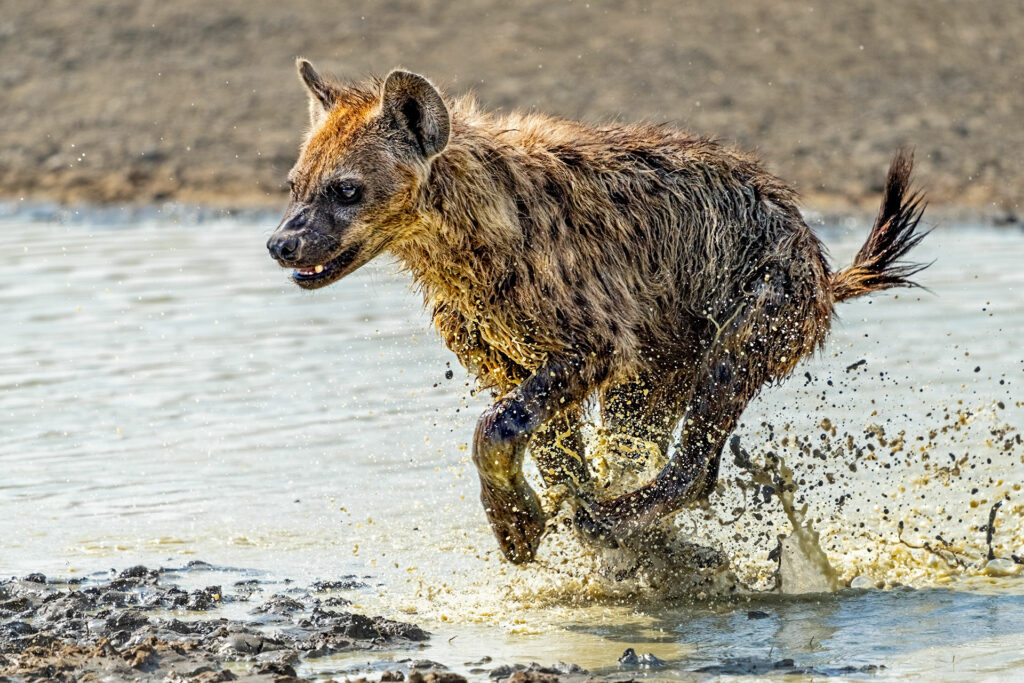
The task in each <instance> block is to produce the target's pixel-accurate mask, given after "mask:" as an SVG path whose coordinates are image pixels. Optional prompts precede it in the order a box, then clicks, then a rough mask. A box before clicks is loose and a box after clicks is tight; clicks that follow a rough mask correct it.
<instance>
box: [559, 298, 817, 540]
mask: <svg viewBox="0 0 1024 683" xmlns="http://www.w3.org/2000/svg"><path fill="white" fill-rule="evenodd" d="M784 282H785V278H773V279H771V280H762V281H760V282H757V283H755V284H754V285H753V292H752V293H750V294H747V295H745V296H744V297H743V298H742V299H741V300H740V301H739V302H738V304H737V305H735V306H734V307H733V308H732V309H731V310H726V311H725V314H724V315H723V316H722V317H723V318H724V319H725V320H726V322H724V323H721V324H719V326H718V327H716V328H715V330H714V331H713V332H714V336H713V338H712V340H711V342H710V343H709V344H708V346H707V349H706V351H705V352H704V355H703V358H702V359H701V361H700V363H699V365H698V370H697V373H696V375H695V377H694V382H693V387H692V389H691V392H690V396H689V398H688V400H687V403H686V414H685V417H684V423H683V432H682V436H681V438H680V441H679V442H678V443H677V444H676V447H675V452H674V454H673V456H672V459H671V460H670V461H669V463H668V465H666V466H665V468H664V469H663V470H662V471H661V472H660V473H659V474H658V475H657V476H656V477H655V478H654V480H652V481H651V482H649V483H648V484H646V485H644V486H642V487H640V488H639V489H637V490H635V491H633V492H632V493H628V494H626V495H623V496H619V497H617V498H613V499H611V500H607V501H603V502H599V503H595V504H593V505H590V506H589V507H581V508H580V509H579V510H578V511H577V515H576V522H577V524H578V525H579V526H580V528H581V529H582V530H583V531H584V532H586V533H587V534H588V535H590V536H592V537H594V538H596V539H603V540H607V541H612V542H614V541H615V540H616V539H621V538H624V537H625V536H628V535H629V534H630V533H632V532H633V531H636V530H639V529H642V528H644V527H646V526H648V525H649V524H651V523H653V522H655V521H657V520H658V519H660V518H661V517H664V516H665V515H668V514H670V513H673V512H676V511H678V510H679V509H680V508H682V507H683V506H684V505H686V504H687V503H690V502H693V501H695V500H698V499H700V498H701V497H707V496H708V495H710V493H711V492H712V491H713V490H714V487H715V483H716V481H717V478H718V465H719V460H720V457H721V452H722V448H723V446H724V445H725V441H726V439H727V438H728V436H729V434H730V433H732V431H733V430H734V429H735V428H736V425H737V424H738V422H739V418H740V416H741V415H742V413H743V411H744V409H745V408H746V407H747V404H748V403H749V402H750V400H751V399H752V398H753V397H754V396H755V395H756V394H757V392H758V391H759V390H760V388H761V386H762V385H764V383H765V382H767V381H768V380H770V379H773V378H776V377H781V376H784V375H785V374H787V373H788V372H789V370H790V369H791V368H792V366H793V364H794V363H795V361H796V359H797V357H799V356H800V355H803V353H805V352H806V349H805V346H806V343H805V338H804V337H802V336H801V334H802V329H801V328H802V323H803V322H804V321H805V319H806V316H805V315H803V314H804V313H805V311H802V310H801V309H800V307H798V306H792V305H787V302H791V301H792V298H791V297H790V296H788V292H787V291H786V288H785V287H784V284H783V283H784Z"/></svg>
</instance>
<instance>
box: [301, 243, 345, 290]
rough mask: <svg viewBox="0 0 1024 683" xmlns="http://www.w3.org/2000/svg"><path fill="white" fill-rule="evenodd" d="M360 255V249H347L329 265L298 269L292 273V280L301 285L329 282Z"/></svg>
mask: <svg viewBox="0 0 1024 683" xmlns="http://www.w3.org/2000/svg"><path fill="white" fill-rule="evenodd" d="M358 253H359V249H358V247H352V248H351V249H346V250H345V251H343V252H341V253H340V254H338V255H337V256H335V257H334V258H332V259H331V260H330V261H328V262H327V263H322V264H319V265H316V266H312V267H310V268H296V269H295V270H294V271H292V279H294V280H295V282H297V283H300V284H306V283H309V284H312V283H314V282H319V281H321V280H327V279H329V278H331V277H333V276H335V275H339V274H341V271H343V270H344V269H345V267H346V266H348V265H349V264H350V263H352V261H353V260H355V257H356V254H358Z"/></svg>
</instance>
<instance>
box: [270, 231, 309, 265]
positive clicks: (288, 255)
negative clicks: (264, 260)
mask: <svg viewBox="0 0 1024 683" xmlns="http://www.w3.org/2000/svg"><path fill="white" fill-rule="evenodd" d="M301 247H302V243H301V242H300V241H299V238H298V236H296V235H279V234H276V233H275V234H274V235H273V236H271V238H270V239H269V240H267V249H268V250H269V251H270V255H271V256H273V257H274V260H275V261H277V262H278V263H281V264H285V263H295V262H296V261H298V260H299V258H300V256H301V252H300V248H301Z"/></svg>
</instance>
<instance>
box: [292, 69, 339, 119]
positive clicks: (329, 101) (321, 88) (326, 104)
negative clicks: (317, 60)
mask: <svg viewBox="0 0 1024 683" xmlns="http://www.w3.org/2000/svg"><path fill="white" fill-rule="evenodd" d="M295 66H297V67H298V68H299V78H301V79H302V82H303V83H305V84H306V88H307V89H308V90H309V118H310V121H311V122H312V124H313V125H314V126H316V125H319V124H320V123H321V122H323V120H324V119H325V118H327V114H328V112H330V111H331V109H332V108H333V107H334V103H335V102H337V101H338V94H339V91H338V87H337V86H336V85H334V84H333V83H331V82H330V81H326V80H324V78H323V77H322V76H321V75H320V74H318V73H317V72H316V69H314V68H313V65H312V64H310V63H309V60H306V59H302V58H301V57H300V58H299V59H297V60H295Z"/></svg>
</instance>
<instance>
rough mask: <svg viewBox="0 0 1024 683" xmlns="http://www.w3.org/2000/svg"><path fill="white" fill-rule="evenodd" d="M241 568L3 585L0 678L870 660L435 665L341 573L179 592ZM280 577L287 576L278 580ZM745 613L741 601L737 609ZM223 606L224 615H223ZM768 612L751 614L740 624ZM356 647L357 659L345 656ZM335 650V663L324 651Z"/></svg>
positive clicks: (642, 674) (397, 675) (761, 669)
mask: <svg viewBox="0 0 1024 683" xmlns="http://www.w3.org/2000/svg"><path fill="white" fill-rule="evenodd" d="M218 574H220V575H221V576H223V577H224V578H228V579H234V578H236V577H238V576H240V575H245V574H246V573H245V572H241V571H240V570H234V569H227V568H219V567H213V566H211V565H208V564H206V563H204V562H191V563H189V564H188V565H186V566H184V567H179V568H172V569H165V568H161V569H148V568H146V567H144V566H135V567H131V568H128V569H125V570H123V571H121V572H114V571H113V570H111V571H110V572H109V573H101V574H99V575H92V576H90V577H88V578H84V579H82V578H76V579H70V580H65V579H52V578H48V577H46V576H44V575H43V574H40V573H35V574H29V575H26V576H24V577H21V578H10V579H6V580H3V581H0V682H4V683H6V682H8V681H11V682H21V681H33V682H34V681H66V682H71V681H94V680H132V681H143V682H145V681H154V682H155V681H167V680H170V681H195V682H197V683H213V682H215V681H252V682H259V681H274V682H275V683H291V682H300V681H334V680H354V681H364V682H365V681H388V682H392V683H394V682H399V681H403V682H406V683H465V682H466V681H467V677H468V678H469V679H475V680H486V681H495V682H496V683H502V682H505V681H507V682H508V683H559V682H562V683H585V682H592V681H618V682H622V681H629V680H634V679H636V678H646V677H650V676H651V675H652V674H654V675H656V674H658V673H659V672H661V673H664V674H666V675H671V676H677V675H678V674H679V673H687V674H691V675H694V676H696V677H697V678H698V679H702V678H706V677H713V676H720V675H744V674H745V675H751V674H752V675H766V674H782V675H785V674H804V675H836V674H853V673H870V672H874V671H878V670H880V669H884V667H879V666H875V665H871V666H859V667H855V666H848V667H833V668H828V669H823V668H820V667H817V668H815V667H807V666H801V665H799V664H798V663H796V662H794V661H793V660H792V659H787V658H783V659H775V660H773V659H770V658H754V659H749V658H747V659H735V658H725V659H723V660H721V661H720V662H719V663H716V664H712V665H709V666H703V667H700V668H696V669H692V670H687V669H684V670H682V671H681V670H680V668H679V664H678V663H675V662H667V661H664V660H662V659H660V658H658V657H656V656H654V655H653V654H650V653H643V652H637V651H635V650H634V649H633V648H627V649H626V650H625V651H624V652H623V653H622V654H621V655H620V656H618V658H617V659H616V655H615V653H613V652H611V651H609V653H608V666H607V667H605V668H604V669H603V670H602V671H600V672H597V673H594V672H591V671H587V670H586V669H584V668H582V667H580V666H578V665H576V664H573V663H571V662H564V661H560V662H557V663H555V664H551V665H542V664H538V663H532V664H529V665H524V664H521V663H516V664H508V663H501V662H498V661H495V660H494V659H492V658H491V657H490V656H483V657H480V658H479V659H477V660H475V661H467V662H454V663H453V662H449V663H442V662H436V661H432V660H430V659H428V658H426V657H424V656H423V655H422V654H419V652H420V651H421V650H422V649H423V648H424V647H425V644H426V643H427V642H428V641H429V640H430V639H431V638H433V637H444V634H431V633H427V632H426V631H424V630H423V629H422V628H420V627H419V626H416V625H415V624H410V623H405V622H401V621H394V620H391V619H387V618H384V617H380V616H375V617H370V616H366V615H363V614H360V613H358V612H356V611H352V610H350V609H348V608H349V606H350V605H351V604H352V603H351V602H350V600H349V599H348V598H346V597H345V595H350V596H352V597H355V596H356V595H357V594H358V591H359V590H360V589H364V588H366V587H367V586H366V584H365V583H363V581H362V580H361V579H359V578H357V577H354V576H347V577H343V578H340V579H337V580H332V581H318V582H315V583H313V584H311V585H309V586H306V587H296V586H289V587H288V588H286V589H285V590H283V591H276V592H272V591H273V587H272V586H271V585H270V584H267V585H264V582H263V581H261V580H260V579H257V578H243V579H239V580H232V582H231V583H230V584H227V585H206V586H203V587H195V588H187V587H184V586H187V585H188V584H189V583H193V584H194V583H195V582H196V580H197V578H198V579H199V580H200V581H203V580H206V579H208V578H209V577H210V576H216V575H218ZM285 583H286V584H287V583H288V582H287V581H286V582H285ZM741 611H742V609H741ZM232 615H233V616H232ZM768 616H769V614H768V613H766V612H762V611H759V610H752V611H749V612H748V613H747V614H746V618H747V619H749V620H757V619H764V618H767V617H768ZM354 653H357V654H359V655H362V657H361V658H360V660H359V661H360V663H357V664H355V665H353V661H354V660H353V659H352V658H351V657H349V658H347V659H346V658H344V657H339V656H341V655H352V654H354ZM332 658H333V659H332Z"/></svg>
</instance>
